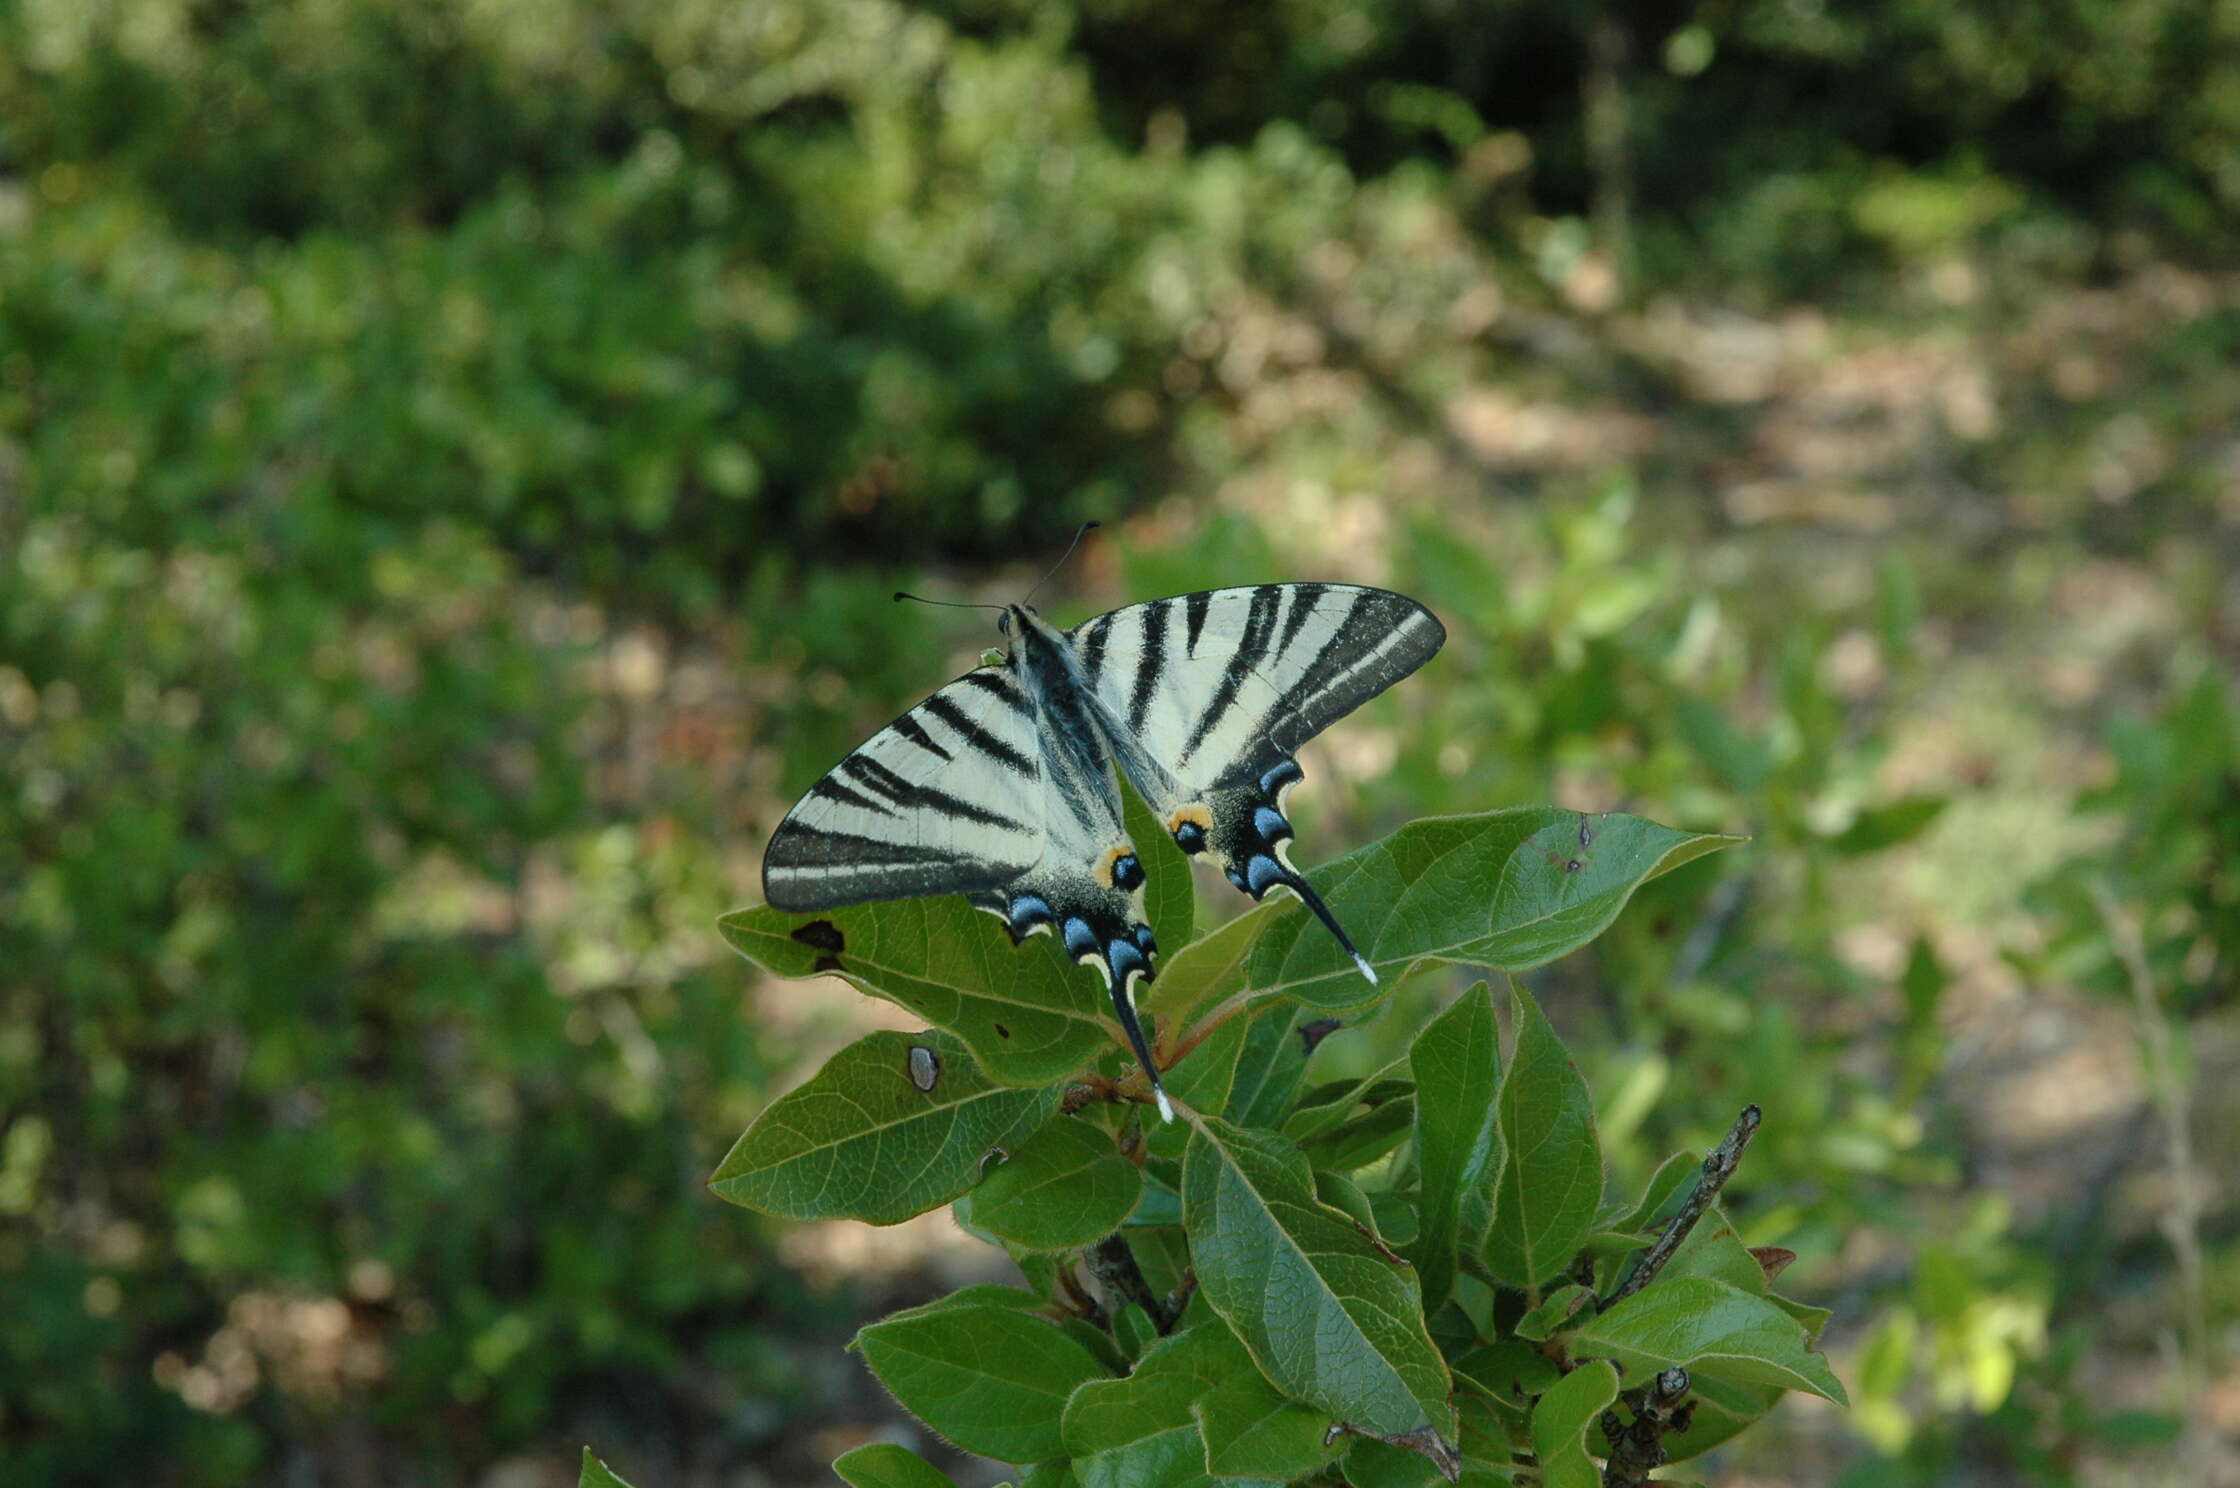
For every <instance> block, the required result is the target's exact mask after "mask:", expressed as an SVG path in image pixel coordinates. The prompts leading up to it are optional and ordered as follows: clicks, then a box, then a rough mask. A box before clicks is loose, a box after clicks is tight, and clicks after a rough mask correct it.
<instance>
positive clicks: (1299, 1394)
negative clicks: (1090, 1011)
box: [1182, 1118, 1451, 1436]
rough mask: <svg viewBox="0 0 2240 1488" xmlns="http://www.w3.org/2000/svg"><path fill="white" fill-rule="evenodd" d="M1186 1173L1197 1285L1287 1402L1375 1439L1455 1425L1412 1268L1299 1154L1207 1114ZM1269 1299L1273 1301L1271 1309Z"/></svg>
mask: <svg viewBox="0 0 2240 1488" xmlns="http://www.w3.org/2000/svg"><path fill="white" fill-rule="evenodd" d="M1194 1126H1195V1128H1196V1129H1195V1131H1194V1132H1193V1134H1192V1136H1191V1140H1190V1148H1189V1152H1188V1154H1187V1155H1186V1156H1185V1157H1184V1159H1183V1168H1182V1222H1183V1227H1184V1229H1185V1230H1186V1231H1187V1232H1188V1234H1189V1237H1190V1254H1191V1259H1192V1261H1193V1263H1194V1264H1195V1265H1196V1267H1197V1272H1198V1282H1199V1289H1200V1291H1201V1292H1202V1294H1203V1295H1204V1297H1205V1299H1206V1301H1207V1302H1208V1303H1210V1304H1211V1305H1212V1307H1213V1309H1214V1311H1216V1312H1218V1313H1219V1314H1220V1315H1221V1316H1222V1318H1223V1319H1224V1320H1225V1321H1227V1322H1228V1324H1229V1325H1230V1327H1232V1328H1233V1329H1235V1330H1236V1333H1237V1336H1238V1337H1239V1338H1240V1339H1241V1340H1243V1342H1244V1345H1245V1347H1246V1348H1247V1349H1249V1350H1250V1351H1251V1354H1252V1357H1253V1360H1254V1361H1255V1362H1256V1363H1257V1364H1258V1365H1259V1366H1260V1370H1261V1372H1262V1373H1263V1374H1265V1375H1267V1377H1268V1378H1269V1379H1270V1380H1271V1381H1273V1382H1274V1383H1275V1385H1276V1387H1277V1388H1278V1389H1280V1390H1282V1391H1283V1393H1284V1394H1286V1395H1288V1396H1289V1397H1291V1398H1292V1399H1294V1400H1298V1401H1303V1402H1305V1403H1306V1404H1309V1405H1312V1406H1315V1407H1316V1408H1318V1409H1320V1410H1322V1411H1324V1412H1327V1413H1328V1414H1329V1415H1331V1416H1334V1417H1336V1418H1337V1419H1338V1420H1340V1421H1343V1422H1345V1423H1347V1424H1349V1425H1352V1426H1355V1427H1357V1428H1360V1429H1361V1430H1364V1431H1368V1432H1371V1433H1373V1434H1375V1435H1378V1436H1395V1435H1399V1434H1402V1433H1406V1432H1410V1431H1416V1430H1421V1429H1425V1428H1429V1429H1431V1430H1434V1431H1440V1432H1442V1433H1443V1432H1444V1430H1445V1429H1447V1428H1448V1427H1449V1425H1450V1415H1451V1413H1450V1412H1449V1410H1448V1408H1447V1403H1446V1396H1447V1389H1448V1379H1447V1368H1446V1362H1445V1360H1443V1359H1441V1358H1440V1357H1439V1353H1438V1350H1437V1349H1435V1348H1433V1347H1432V1344H1431V1338H1430V1335H1429V1334H1428V1333H1426V1332H1425V1330H1424V1324H1423V1310H1422V1297H1421V1294H1420V1293H1419V1292H1418V1291H1417V1288H1416V1280H1415V1274H1414V1272H1413V1271H1412V1270H1411V1269H1410V1268H1409V1267H1407V1266H1406V1265H1404V1264H1402V1263H1401V1262H1399V1261H1398V1260H1397V1259H1396V1258H1394V1257H1391V1256H1390V1255H1388V1254H1387V1253H1385V1252H1384V1251H1382V1250H1381V1249H1380V1248H1379V1247H1378V1246H1377V1244H1375V1243H1374V1242H1373V1241H1372V1240H1371V1239H1370V1237H1368V1236H1366V1235H1364V1234H1363V1233H1362V1232H1361V1230H1360V1229H1359V1227H1357V1226H1356V1225H1355V1224H1354V1222H1353V1221H1352V1220H1350V1219H1348V1218H1347V1217H1346V1216H1345V1215H1343V1214H1341V1213H1339V1212H1338V1211H1337V1210H1334V1209H1332V1208H1330V1207H1329V1206H1328V1205H1326V1204H1323V1203H1322V1202H1320V1201H1319V1200H1317V1199H1316V1198H1315V1196H1314V1183H1313V1178H1312V1176H1311V1173H1310V1171H1309V1169H1308V1166H1307V1160H1306V1156H1305V1154H1303V1153H1301V1152H1300V1151H1299V1150H1298V1149H1297V1148H1296V1147H1293V1146H1291V1145H1290V1144H1289V1143H1287V1142H1285V1141H1284V1140H1283V1139H1282V1138H1280V1137H1278V1136H1276V1135H1274V1134H1273V1133H1270V1132H1255V1131H1247V1130H1242V1129H1240V1128H1237V1127H1233V1126H1230V1125H1228V1124H1227V1123H1226V1122H1223V1121H1220V1120H1217V1119H1214V1118H1203V1119H1201V1120H1200V1121H1198V1122H1196V1123H1194ZM1271 1299H1281V1301H1280V1304H1276V1303H1272V1301H1271Z"/></svg>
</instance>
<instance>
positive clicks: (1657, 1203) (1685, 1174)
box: [1596, 1152, 1703, 1230]
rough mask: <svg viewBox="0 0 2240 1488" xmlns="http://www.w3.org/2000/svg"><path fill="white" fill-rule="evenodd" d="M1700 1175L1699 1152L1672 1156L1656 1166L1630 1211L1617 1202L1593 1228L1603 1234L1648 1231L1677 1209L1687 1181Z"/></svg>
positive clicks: (1701, 1165) (1700, 1157)
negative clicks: (1614, 1231)
mask: <svg viewBox="0 0 2240 1488" xmlns="http://www.w3.org/2000/svg"><path fill="white" fill-rule="evenodd" d="M1702 1171H1703V1154H1702V1153H1700V1152H1675V1153H1674V1154H1673V1155H1672V1156H1670V1157H1668V1158H1666V1159H1665V1160H1664V1161H1663V1162H1661V1163H1659V1164H1657V1170H1656V1172H1654V1173H1652V1174H1650V1175H1649V1181H1648V1183H1647V1184H1645V1185H1644V1186H1643V1187H1642V1190H1641V1197H1640V1199H1639V1200H1638V1201H1636V1202H1635V1203H1634V1204H1633V1206H1632V1207H1631V1208H1628V1209H1624V1210H1621V1209H1620V1208H1619V1205H1621V1204H1623V1203H1624V1202H1625V1201H1624V1200H1623V1199H1619V1200H1617V1201H1616V1202H1614V1203H1612V1204H1611V1205H1610V1207H1609V1208H1607V1209H1605V1210H1604V1211H1603V1213H1602V1218H1601V1219H1600V1220H1599V1221H1597V1223H1596V1228H1598V1229H1604V1230H1648V1229H1650V1228H1652V1227H1653V1224H1654V1222H1655V1221H1657V1220H1659V1219H1662V1218H1664V1217H1665V1216H1666V1214H1667V1212H1668V1211H1670V1210H1673V1209H1677V1208H1678V1207H1679V1197H1680V1194H1681V1191H1682V1190H1684V1189H1686V1188H1687V1187H1688V1183H1689V1180H1690V1179H1691V1178H1693V1177H1695V1176H1696V1175H1697V1174H1698V1173H1700V1172H1702Z"/></svg>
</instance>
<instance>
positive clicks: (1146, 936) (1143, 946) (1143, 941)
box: [1136, 925, 1159, 956]
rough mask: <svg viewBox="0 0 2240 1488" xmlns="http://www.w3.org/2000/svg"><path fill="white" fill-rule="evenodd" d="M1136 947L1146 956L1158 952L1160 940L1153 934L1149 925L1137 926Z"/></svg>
mask: <svg viewBox="0 0 2240 1488" xmlns="http://www.w3.org/2000/svg"><path fill="white" fill-rule="evenodd" d="M1136 949H1137V950H1139V951H1142V952H1143V953H1144V954H1145V955H1146V956H1150V955H1154V954H1156V953H1157V952H1158V949H1159V942H1158V941H1157V939H1155V938H1154V937H1153V936H1152V934H1151V927H1150V926H1149V925H1138V926H1136Z"/></svg>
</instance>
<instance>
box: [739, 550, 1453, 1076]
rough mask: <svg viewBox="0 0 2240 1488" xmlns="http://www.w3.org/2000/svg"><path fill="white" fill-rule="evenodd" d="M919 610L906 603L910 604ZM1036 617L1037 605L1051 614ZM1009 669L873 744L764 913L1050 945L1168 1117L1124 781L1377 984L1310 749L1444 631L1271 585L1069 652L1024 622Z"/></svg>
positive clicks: (800, 815)
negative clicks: (1303, 913) (1282, 894)
mask: <svg viewBox="0 0 2240 1488" xmlns="http://www.w3.org/2000/svg"><path fill="white" fill-rule="evenodd" d="M898 597H900V596H898ZM1030 597H1031V596H1030ZM999 624H1000V625H1001V627H1002V629H1003V632H1004V634H1005V636H1006V637H1007V638H1008V639H1009V642H1010V644H1009V646H1008V648H1007V650H1006V651H1005V652H1004V654H1003V657H1002V660H1001V661H991V662H990V663H989V664H986V665H983V666H979V667H975V668H974V669H973V670H971V671H969V672H967V673H965V674H964V675H963V676H962V677H959V678H958V679H957V680H956V681H954V682H951V683H949V684H948V685H947V686H946V687H943V688H942V689H941V690H940V691H938V692H936V693H934V694H933V696H931V697H929V698H927V699H926V700H925V701H924V702H922V703H920V704H918V706H917V707H915V708H912V709H911V710H910V711H909V712H907V713H905V714H903V715H902V716H901V717H900V718H898V719H896V720H895V721H894V722H893V723H891V724H889V725H887V727H885V728H884V729H881V730H880V731H879V732H878V733H876V734H873V735H872V736H871V738H870V739H868V740H867V741H865V742H864V744H863V745H862V746H861V747H859V748H858V749H857V750H856V751H855V752H854V753H853V754H851V755H849V756H848V757H847V758H846V759H844V760H842V761H841V762H840V763H839V765H838V766H836V767H835V768H834V769H833V770H832V771H831V772H830V773H829V774H827V775H826V776H825V777H824V778H823V779H821V780H819V781H818V782H817V783H816V784H815V785H812V786H811V787H809V791H808V794H806V795H804V796H803V797H802V798H801V799H800V801H799V802H797V803H796V804H795V805H794V808H793V809H792V810H791V811H790V812H788V813H787V814H786V818H785V820H784V821H783V822H781V823H780V824H779V826H778V829H777V831H776V832H775V833H774V834H773V835H772V836H771V839H770V845H769V847H768V848H767V849H766V850H765V852H764V854H763V860H762V886H763V897H764V898H765V899H766V900H767V901H768V902H769V904H770V905H771V906H772V907H773V908H775V909H780V910H786V911H790V912H808V911H815V910H825V909H836V908H839V907H841V906H843V905H849V904H863V903H868V902H871V901H875V900H883V899H910V898H917V897H920V896H924V895H931V894H963V895H966V896H967V897H968V898H969V900H970V902H971V903H972V904H974V905H976V906H978V907H979V908H982V909H985V910H988V911H989V912H991V913H993V914H995V915H996V916H998V917H999V918H1001V919H1002V920H1003V922H1004V924H1005V926H1006V927H1007V928H1008V929H1009V930H1010V932H1011V938H1012V941H1013V943H1014V944H1016V943H1019V942H1021V941H1023V940H1024V939H1025V938H1026V937H1027V936H1029V935H1032V934H1037V933H1040V932H1043V931H1049V932H1051V933H1053V934H1055V935H1057V936H1058V937H1059V938H1060V939H1061V940H1062V942H1063V943H1064V946H1065V950H1066V954H1067V955H1069V956H1071V957H1072V958H1073V959H1074V960H1075V961H1076V962H1087V963H1089V964H1091V965H1093V966H1095V967H1096V968H1097V969H1098V970H1099V972H1101V973H1102V974H1103V977H1104V980H1105V982H1106V984H1107V987H1108V989H1109V991H1110V993H1111V997H1112V1006H1113V1011H1114V1012H1115V1014H1116V1015H1117V1016H1118V1018H1119V1020H1120V1027H1121V1029H1122V1031H1123V1032H1125V1033H1126V1035H1127V1038H1128V1042H1129V1045H1130V1046H1131V1047H1132V1048H1133V1049H1134V1050H1135V1055H1136V1058H1137V1059H1138V1060H1140V1061H1141V1062H1142V1064H1143V1068H1144V1073H1145V1075H1146V1076H1147V1077H1148V1078H1149V1080H1150V1084H1151V1090H1152V1094H1153V1095H1154V1097H1155V1098H1156V1099H1157V1101H1158V1106H1159V1113H1160V1115H1161V1116H1162V1117H1163V1118H1165V1119H1166V1120H1168V1121H1172V1120H1173V1119H1174V1109H1173V1106H1172V1105H1171V1104H1170V1103H1169V1102H1168V1099H1167V1093H1166V1091H1165V1089H1164V1088H1163V1087H1162V1086H1161V1084H1160V1082H1159V1069H1158V1065H1157V1064H1156V1063H1155V1062H1154V1060H1153V1059H1152V1055H1151V1048H1150V1045H1149V1043H1148V1042H1147V1041H1146V1040H1145V1038H1144V1034H1143V1026H1142V1022H1141V1020H1140V1019H1138V1017H1137V1016H1136V1008H1135V984H1136V982H1137V981H1138V980H1139V979H1141V980H1146V981H1148V980H1150V979H1151V977H1152V976H1153V975H1154V968H1153V964H1152V957H1153V956H1154V955H1155V954H1156V953H1157V951H1158V946H1157V945H1156V943H1155V942H1154V941H1153V939H1152V934H1151V926H1150V923H1149V921H1148V920H1147V918H1146V916H1145V913H1144V901H1143V888H1144V870H1143V862H1142V859H1141V858H1140V857H1139V856H1138V854H1137V850H1136V846H1135V844H1134V843H1132V842H1131V841H1130V840H1129V838H1128V834H1127V831H1126V829H1125V827H1124V826H1123V824H1122V820H1121V799H1120V790H1119V786H1118V783H1117V781H1116V780H1115V779H1114V770H1115V769H1117V770H1119V771H1120V772H1121V773H1123V774H1125V775H1126V776H1127V778H1128V780H1129V782H1130V783H1131V784H1132V785H1133V786H1134V787H1135V789H1136V792H1137V794H1139V795H1140V796H1141V797H1142V798H1143V800H1144V801H1145V803H1146V804H1147V805H1149V806H1150V807H1151V809H1152V811H1153V812H1154V813H1155V814H1156V816H1157V817H1158V820H1159V822H1160V824H1161V825H1162V826H1163V827H1164V829H1165V830H1166V831H1167V832H1168V833H1169V834H1170V835H1171V836H1172V837H1173V839H1174V842H1175V845H1176V846H1178V847H1180V848H1181V849H1182V850H1183V852H1185V853H1188V854H1191V855H1193V856H1203V857H1205V858H1206V859H1208V860H1209V861H1210V862H1212V863H1213V864H1214V865H1215V866H1216V867H1218V868H1220V869H1221V870H1222V871H1223V873H1225V874H1226V875H1227V877H1228V879H1229V882H1230V883H1232V884H1234V885H1235V886H1236V887H1237V888H1238V889H1239V890H1241V891H1243V892H1244V893H1246V894H1249V895H1250V896H1251V897H1252V898H1253V899H1254V900H1256V901H1257V900H1260V899H1264V898H1266V897H1267V895H1269V894H1270V893H1272V892H1274V891H1275V890H1277V889H1287V890H1289V891H1290V892H1291V893H1293V894H1295V895H1297V896H1298V897H1299V899H1300V900H1302V901H1303V902H1304V903H1305V904H1306V906H1307V908H1308V909H1309V910H1311V911H1312V912H1313V913H1314V915H1315V916H1316V918H1318V919H1319V920H1321V922H1322V923H1323V924H1324V925H1325V926H1327V927H1328V928H1329V931H1330V933H1331V934H1332V935H1334V936H1336V937H1337V940H1338V944H1339V945H1341V946H1343V947H1344V948H1345V950H1346V952H1347V953H1348V954H1349V955H1351V956H1352V957H1353V960H1354V964H1355V965H1356V966H1358V967H1359V968H1360V970H1361V974H1362V975H1363V976H1365V977H1367V978H1368V979H1369V980H1370V981H1371V982H1375V981H1376V979H1377V976H1376V971H1375V970H1374V968H1372V967H1371V966H1370V964H1369V962H1368V959H1367V958H1366V957H1364V956H1363V955H1362V954H1361V952H1360V951H1359V950H1358V949H1356V948H1355V946H1354V943H1353V940H1352V938H1351V937H1350V936H1348V935H1347V934H1346V932H1345V928H1344V927H1343V926H1342V925H1340V924H1339V923H1338V921H1337V918H1336V917H1335V916H1334V915H1332V914H1331V912H1330V908H1329V906H1328V905H1326V904H1324V903H1323V901H1322V897H1321V896H1320V895H1319V894H1317V893H1316V892H1315V891H1314V888H1313V886H1312V885H1310V884H1309V883H1308V882H1307V880H1306V878H1305V877H1304V876H1303V875H1302V874H1301V873H1300V872H1299V871H1298V869H1297V868H1295V867H1293V866H1292V863H1291V858H1290V853H1289V847H1290V843H1291V838H1292V835H1293V834H1292V828H1291V823H1290V821H1289V819H1288V818H1286V817H1285V816H1284V798H1285V796H1286V795H1287V794H1288V793H1289V791H1290V790H1291V788H1292V787H1293V786H1295V785H1297V784H1298V783H1299V780H1300V770H1299V764H1298V761H1297V759H1296V758H1295V757H1294V756H1295V755H1296V753H1297V751H1298V748H1299V746H1300V745H1301V744H1303V743H1305V742H1306V741H1307V740H1309V739H1311V738H1313V737H1314V736H1315V735H1316V734H1319V733H1321V732H1322V730H1323V729H1325V728H1327V727H1329V726H1330V725H1331V724H1332V723H1335V722H1336V721H1337V720H1338V719H1340V718H1343V717H1344V716H1345V715H1346V714H1348V713H1350V712H1352V711H1353V710H1354V709H1355V708H1358V707H1360V706H1361V705H1362V704H1363V703H1365V702H1367V701H1368V700H1369V699H1371V698H1373V697H1375V696H1376V695H1377V694H1378V693H1380V692H1383V691H1384V690H1385V689H1386V688H1388V687H1390V686H1391V685H1392V684H1393V683H1395V682H1397V681H1399V680H1400V679H1401V678H1402V677H1405V676H1407V675H1408V674H1409V673H1410V672H1413V671H1414V670H1415V669H1416V668H1418V667H1420V666H1422V665H1423V664H1424V663H1425V662H1426V661H1428V660H1430V659H1431V657H1432V655H1433V653H1435V652H1437V651H1438V649H1439V647H1440V646H1441V644H1443V643H1444V642H1445V640H1446V638H1447V633H1446V630H1445V628H1444V627H1442V626H1441V625H1440V624H1439V622H1438V620H1437V619H1435V618H1434V617H1433V616H1432V614H1431V612H1430V611H1429V610H1427V609H1425V608H1424V607H1423V606H1422V605H1420V604H1417V603H1416V602H1415V601H1414V600H1412V599H1408V598H1406V597H1405V596H1403V595H1398V594H1393V593H1391V592H1389V591H1387V590H1383V589H1368V588H1359V587H1355V586H1352V585H1345V584H1259V585H1254V586H1251V587H1248V588H1239V589H1211V590H1203V591H1200V592H1199V593H1196V594H1182V595H1176V596H1173V597H1171V598H1168V599H1155V600H1152V601H1151V602H1150V603H1148V604H1138V605H1129V606H1127V607H1126V608H1124V609H1118V610H1114V611H1112V612H1111V613H1109V614H1104V615H1099V616H1097V617H1095V618H1094V619H1091V620H1087V621H1084V622H1082V623H1081V624H1079V625H1076V626H1075V627H1073V628H1072V629H1071V630H1059V629H1056V628H1055V627H1053V626H1052V625H1051V624H1050V623H1049V622H1048V621H1046V620H1044V619H1043V618H1042V616H1041V614H1040V613H1039V612H1037V611H1036V610H1035V609H1034V608H1033V607H1031V606H1029V605H1026V604H1015V605H1007V606H1004V607H1003V617H1002V619H1001V621H999Z"/></svg>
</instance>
